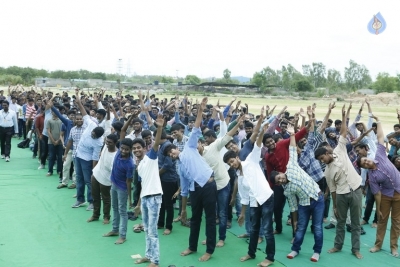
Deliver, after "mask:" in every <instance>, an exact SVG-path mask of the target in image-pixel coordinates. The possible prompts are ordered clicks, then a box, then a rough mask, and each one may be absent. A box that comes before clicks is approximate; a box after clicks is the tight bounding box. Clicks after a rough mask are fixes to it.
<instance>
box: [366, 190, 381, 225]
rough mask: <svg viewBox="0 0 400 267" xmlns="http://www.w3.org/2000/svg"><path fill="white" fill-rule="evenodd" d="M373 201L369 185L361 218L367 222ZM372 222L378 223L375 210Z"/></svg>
mask: <svg viewBox="0 0 400 267" xmlns="http://www.w3.org/2000/svg"><path fill="white" fill-rule="evenodd" d="M374 203H375V197H374V195H373V194H372V191H371V187H370V186H368V189H367V200H366V205H365V210H364V217H363V220H364V221H366V222H367V223H368V221H369V219H370V217H371V214H372V209H373V208H374ZM372 223H378V218H377V216H376V212H375V216H374V220H373V221H372Z"/></svg>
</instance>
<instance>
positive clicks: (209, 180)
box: [164, 97, 217, 261]
mask: <svg viewBox="0 0 400 267" xmlns="http://www.w3.org/2000/svg"><path fill="white" fill-rule="evenodd" d="M207 100H208V99H207V97H205V98H203V100H202V101H201V104H200V105H198V109H199V110H198V112H197V117H196V121H195V123H194V127H193V129H192V134H191V135H190V137H189V140H188V142H187V143H186V144H185V148H184V149H183V151H182V152H180V151H179V149H178V148H177V147H176V146H175V145H173V144H171V145H169V146H168V147H166V148H165V149H164V154H165V155H168V156H170V157H171V158H174V159H179V164H180V167H179V172H180V174H179V176H180V180H181V196H182V212H181V218H182V221H186V217H187V214H186V203H187V197H188V194H189V191H190V198H191V207H192V218H191V220H190V236H189V247H188V248H187V249H185V250H184V251H182V253H181V256H187V255H189V254H192V253H195V252H196V251H197V246H198V241H199V234H200V225H201V217H202V214H203V210H204V212H205V214H206V237H207V242H206V247H207V249H206V253H205V254H203V256H201V257H200V258H199V261H208V260H209V259H210V258H211V256H212V254H213V253H214V250H215V245H216V222H215V218H216V215H217V214H216V202H217V185H216V183H215V181H214V173H213V170H212V169H211V167H210V166H209V165H208V164H207V162H206V160H205V159H204V158H203V157H202V156H201V155H200V154H199V152H198V150H197V147H198V146H200V145H201V143H200V144H199V142H198V140H199V137H200V136H201V129H200V126H201V121H202V119H203V111H204V109H205V108H206V104H207Z"/></svg>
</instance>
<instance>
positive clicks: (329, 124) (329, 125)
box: [326, 119, 333, 128]
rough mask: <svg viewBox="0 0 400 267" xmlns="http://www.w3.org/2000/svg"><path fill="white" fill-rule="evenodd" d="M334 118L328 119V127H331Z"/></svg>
mask: <svg viewBox="0 0 400 267" xmlns="http://www.w3.org/2000/svg"><path fill="white" fill-rule="evenodd" d="M332 123H333V120H331V119H328V122H327V123H326V128H329V127H331V126H332Z"/></svg>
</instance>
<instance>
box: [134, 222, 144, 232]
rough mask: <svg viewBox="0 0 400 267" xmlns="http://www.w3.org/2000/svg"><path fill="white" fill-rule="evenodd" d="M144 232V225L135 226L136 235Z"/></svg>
mask: <svg viewBox="0 0 400 267" xmlns="http://www.w3.org/2000/svg"><path fill="white" fill-rule="evenodd" d="M142 231H144V228H143V225H142V224H135V225H134V226H133V232H135V233H137V234H138V233H141V232H142Z"/></svg>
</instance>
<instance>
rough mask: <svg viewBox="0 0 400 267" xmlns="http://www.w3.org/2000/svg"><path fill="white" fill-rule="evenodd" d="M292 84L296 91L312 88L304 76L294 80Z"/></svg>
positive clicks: (308, 90)
mask: <svg viewBox="0 0 400 267" xmlns="http://www.w3.org/2000/svg"><path fill="white" fill-rule="evenodd" d="M293 86H294V88H295V89H296V91H297V92H311V91H312V90H313V85H312V84H311V83H310V81H309V80H308V79H305V78H303V79H302V80H297V81H295V82H294V84H293Z"/></svg>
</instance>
